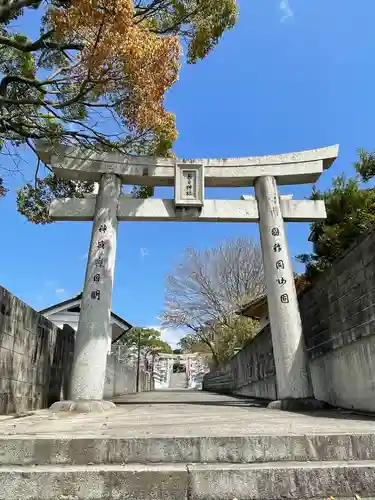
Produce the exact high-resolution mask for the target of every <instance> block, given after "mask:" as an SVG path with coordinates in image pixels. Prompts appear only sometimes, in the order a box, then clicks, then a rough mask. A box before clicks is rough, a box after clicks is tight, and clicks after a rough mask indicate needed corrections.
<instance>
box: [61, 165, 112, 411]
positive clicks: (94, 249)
mask: <svg viewBox="0 0 375 500" xmlns="http://www.w3.org/2000/svg"><path fill="white" fill-rule="evenodd" d="M121 185H122V183H121V179H120V178H119V177H118V176H116V175H115V174H104V175H102V177H101V179H100V183H99V192H98V194H97V197H96V206H95V215H94V223H93V228H92V235H91V243H90V250H89V256H88V261H87V268H86V277H85V284H84V288H83V293H82V302H81V314H80V317H79V323H78V330H77V334H76V341H75V349H74V361H73V368H72V378H71V385H70V398H71V400H70V401H58V402H56V403H54V404H53V405H52V407H51V410H53V411H76V412H81V413H86V412H92V411H94V412H98V411H104V410H108V409H110V408H112V407H113V408H114V407H115V405H114V403H112V402H110V401H104V400H103V392H104V382H105V372H106V364H107V353H108V345H109V342H110V334H111V328H110V318H111V309H112V289H113V278H114V267H115V257H116V243H117V226H118V219H117V206H118V202H119V198H120V193H121Z"/></svg>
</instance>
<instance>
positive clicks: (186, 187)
mask: <svg viewBox="0 0 375 500" xmlns="http://www.w3.org/2000/svg"><path fill="white" fill-rule="evenodd" d="M196 176H197V172H196V171H195V170H183V171H182V179H183V183H182V192H183V197H184V198H196V196H197V193H196V187H197V179H196Z"/></svg>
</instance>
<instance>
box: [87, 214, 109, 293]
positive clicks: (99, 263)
mask: <svg viewBox="0 0 375 500" xmlns="http://www.w3.org/2000/svg"><path fill="white" fill-rule="evenodd" d="M106 232H107V225H106V224H101V225H100V226H99V240H98V243H97V250H99V253H98V255H97V258H96V259H95V268H96V270H97V272H96V273H95V274H94V276H93V279H92V281H93V283H95V284H96V285H97V284H99V283H100V281H101V274H100V269H101V268H103V267H104V255H103V252H102V250H104V249H105V247H106V241H105V239H103V237H104V235H105V234H106ZM100 294H101V291H100V289H95V290H92V291H91V295H90V296H91V299H92V300H100Z"/></svg>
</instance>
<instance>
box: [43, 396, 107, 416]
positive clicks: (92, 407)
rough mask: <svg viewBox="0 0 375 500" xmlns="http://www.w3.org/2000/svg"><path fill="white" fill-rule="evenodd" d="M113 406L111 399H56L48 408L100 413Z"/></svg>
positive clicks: (56, 410)
mask: <svg viewBox="0 0 375 500" xmlns="http://www.w3.org/2000/svg"><path fill="white" fill-rule="evenodd" d="M114 408H116V405H115V404H114V403H112V401H104V400H98V399H96V400H94V399H81V400H79V401H56V403H53V405H52V406H50V408H49V409H50V410H51V411H53V412H60V411H63V412H74V413H101V412H103V411H108V410H113V409H114Z"/></svg>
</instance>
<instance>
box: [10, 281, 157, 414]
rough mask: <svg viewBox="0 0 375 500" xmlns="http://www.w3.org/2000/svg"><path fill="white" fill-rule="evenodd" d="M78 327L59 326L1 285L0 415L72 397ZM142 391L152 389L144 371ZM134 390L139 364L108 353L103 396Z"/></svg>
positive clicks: (109, 397)
mask: <svg viewBox="0 0 375 500" xmlns="http://www.w3.org/2000/svg"><path fill="white" fill-rule="evenodd" d="M74 339H75V331H74V329H73V328H71V327H70V326H69V325H64V328H63V329H61V328H58V327H57V326H55V325H54V324H53V323H51V322H50V321H49V320H48V319H47V318H45V317H44V316H43V315H42V314H40V313H38V312H37V311H34V309H32V308H31V307H29V306H27V305H26V304H25V303H23V302H22V301H21V300H19V299H17V297H15V296H14V295H12V294H11V293H10V292H9V291H8V290H6V289H5V288H3V287H1V286H0V414H7V413H20V412H24V411H28V410H37V409H41V408H48V407H49V406H50V405H51V404H52V403H54V402H56V401H59V400H60V399H69V382H70V375H71V367H72V361H73V355H74ZM139 385H140V390H141V391H149V390H151V389H152V384H151V376H150V374H149V373H144V371H143V370H141V373H140V384H139ZM135 391H136V368H135V367H132V366H128V365H127V364H126V363H122V362H121V361H117V360H116V358H115V357H114V356H108V360H107V373H106V382H105V391H104V397H105V398H108V399H111V398H113V397H114V396H118V395H121V394H126V393H130V392H135Z"/></svg>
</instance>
